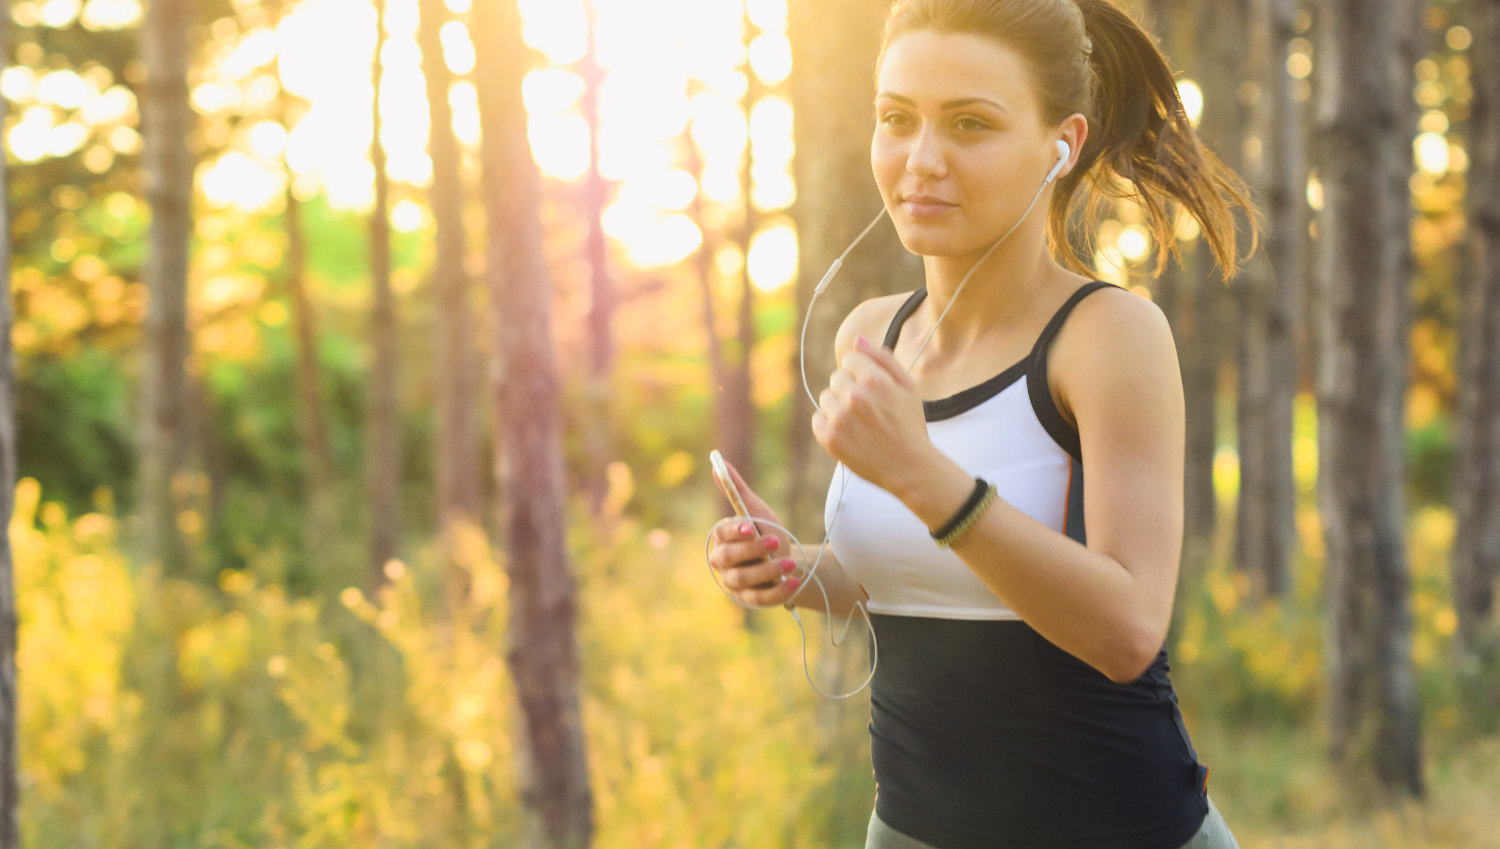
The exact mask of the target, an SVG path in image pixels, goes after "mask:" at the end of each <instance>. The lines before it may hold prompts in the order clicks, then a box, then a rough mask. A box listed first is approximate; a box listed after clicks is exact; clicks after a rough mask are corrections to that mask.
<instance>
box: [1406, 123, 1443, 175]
mask: <svg viewBox="0 0 1500 849" xmlns="http://www.w3.org/2000/svg"><path fill="white" fill-rule="evenodd" d="M1412 149H1413V152H1414V153H1415V154H1416V159H1417V167H1418V168H1420V169H1422V171H1423V173H1426V174H1431V175H1432V176H1434V177H1441V176H1442V175H1443V174H1446V173H1448V164H1449V163H1448V139H1447V138H1446V137H1445V136H1444V135H1443V134H1441V133H1421V134H1419V135H1418V136H1417V139H1416V141H1415V142H1413V143H1412Z"/></svg>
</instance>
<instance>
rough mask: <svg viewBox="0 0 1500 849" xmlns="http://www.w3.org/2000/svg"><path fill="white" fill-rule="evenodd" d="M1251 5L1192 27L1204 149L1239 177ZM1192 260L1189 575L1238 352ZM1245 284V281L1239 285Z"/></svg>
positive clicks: (1209, 507) (1222, 10) (1207, 536)
mask: <svg viewBox="0 0 1500 849" xmlns="http://www.w3.org/2000/svg"><path fill="white" fill-rule="evenodd" d="M1245 6H1246V0H1231V2H1227V3H1211V4H1199V5H1198V6H1197V7H1196V9H1197V15H1196V17H1195V19H1194V22H1193V23H1194V27H1195V29H1196V33H1195V36H1196V38H1195V42H1196V43H1197V44H1199V45H1201V47H1200V49H1199V50H1198V51H1197V52H1196V55H1195V57H1194V65H1196V66H1197V68H1198V78H1199V82H1200V83H1201V85H1202V89H1203V117H1202V120H1201V121H1200V123H1199V127H1200V132H1201V133H1202V136H1203V139H1204V142H1205V143H1206V144H1207V145H1208V146H1209V147H1211V148H1212V149H1213V150H1214V151H1215V152H1216V153H1217V154H1218V155H1219V157H1220V158H1221V159H1223V160H1224V162H1225V164H1227V165H1228V166H1229V167H1230V168H1232V169H1234V170H1235V171H1242V170H1243V167H1242V160H1243V157H1242V156H1241V149H1242V145H1243V143H1244V137H1245V132H1246V130H1247V125H1248V116H1247V114H1246V111H1245V108H1244V106H1243V104H1242V103H1241V102H1240V99H1239V97H1238V89H1239V83H1240V75H1241V73H1242V72H1243V69H1244V67H1245V44H1244V38H1245V27H1246V25H1247V20H1246V8H1245ZM1195 253H1196V256H1195V257H1194V263H1193V265H1194V270H1195V272H1196V274H1195V277H1194V279H1193V280H1192V282H1191V284H1190V285H1189V286H1186V287H1184V289H1183V291H1182V298H1181V300H1180V302H1179V303H1180V305H1181V309H1180V310H1179V315H1180V316H1181V322H1182V329H1183V331H1184V333H1183V334H1182V338H1180V339H1179V342H1178V345H1179V348H1180V350H1181V352H1182V356H1181V360H1182V388H1183V395H1184V401H1185V404H1186V408H1187V438H1186V458H1185V465H1186V468H1185V482H1184V485H1185V489H1186V492H1185V493H1184V515H1183V524H1184V529H1183V536H1184V540H1183V559H1184V571H1185V572H1192V571H1196V570H1198V569H1200V568H1201V567H1202V566H1203V565H1204V564H1205V563H1206V562H1207V559H1208V557H1209V555H1210V553H1211V552H1212V550H1213V538H1214V532H1215V530H1216V529H1217V528H1218V510H1219V508H1218V494H1217V492H1216V491H1215V490H1214V459H1215V457H1216V455H1217V453H1218V428H1219V409H1218V403H1219V385H1220V371H1221V369H1222V366H1223V362H1224V359H1225V355H1226V352H1227V351H1230V350H1233V347H1232V346H1233V343H1234V337H1233V336H1232V335H1230V331H1231V329H1232V328H1230V327H1228V326H1226V325H1225V323H1224V321H1223V313H1224V312H1225V310H1226V309H1227V308H1228V304H1229V302H1230V298H1231V293H1230V292H1229V290H1228V287H1227V285H1226V284H1225V283H1224V282H1223V281H1222V279H1221V274H1220V272H1219V270H1218V268H1217V266H1216V265H1215V264H1214V260H1213V255H1212V253H1211V252H1210V251H1209V249H1208V240H1207V239H1200V240H1199V241H1198V246H1197V250H1196V251H1195ZM1242 279H1243V277H1242Z"/></svg>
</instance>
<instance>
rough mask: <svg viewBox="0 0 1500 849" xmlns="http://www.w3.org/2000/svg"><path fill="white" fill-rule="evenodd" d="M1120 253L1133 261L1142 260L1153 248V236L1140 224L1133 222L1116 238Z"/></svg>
mask: <svg viewBox="0 0 1500 849" xmlns="http://www.w3.org/2000/svg"><path fill="white" fill-rule="evenodd" d="M1115 245H1116V246H1117V247H1119V249H1120V253H1121V254H1123V255H1124V257H1125V258H1126V259H1128V260H1130V261H1131V262H1140V261H1141V260H1143V259H1145V258H1146V254H1147V253H1148V252H1149V251H1150V250H1151V237H1150V236H1148V235H1147V234H1146V231H1145V230H1144V229H1142V228H1141V226H1140V225H1139V224H1132V225H1130V226H1129V227H1126V228H1125V229H1124V230H1122V231H1121V232H1120V238H1118V239H1116V240H1115Z"/></svg>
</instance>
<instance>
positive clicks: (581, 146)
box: [527, 115, 589, 180]
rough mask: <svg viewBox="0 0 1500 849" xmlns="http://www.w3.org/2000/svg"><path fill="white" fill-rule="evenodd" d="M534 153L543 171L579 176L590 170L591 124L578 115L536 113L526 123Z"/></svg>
mask: <svg viewBox="0 0 1500 849" xmlns="http://www.w3.org/2000/svg"><path fill="white" fill-rule="evenodd" d="M527 136H528V137H529V138H530V140H531V156H532V158H533V159H535V160H536V164H537V167H538V168H539V169H541V171H542V174H543V175H544V176H547V177H552V178H554V179H558V180H576V179H578V178H579V177H582V176H583V175H584V174H586V173H588V170H589V125H588V122H587V121H585V120H583V118H581V117H579V116H577V115H533V116H531V118H530V121H529V122H528V124H527Z"/></svg>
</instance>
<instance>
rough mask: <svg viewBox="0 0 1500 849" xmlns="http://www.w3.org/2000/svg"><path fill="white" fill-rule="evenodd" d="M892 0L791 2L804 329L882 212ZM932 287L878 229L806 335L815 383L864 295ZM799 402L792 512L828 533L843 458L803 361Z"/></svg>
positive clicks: (829, 367) (807, 532)
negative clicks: (824, 423)
mask: <svg viewBox="0 0 1500 849" xmlns="http://www.w3.org/2000/svg"><path fill="white" fill-rule="evenodd" d="M888 11H890V3H889V2H886V0H829V2H824V3H817V4H813V3H790V4H788V7H787V36H788V38H790V40H791V43H792V76H791V77H790V80H789V86H790V91H791V96H792V109H793V113H794V114H795V116H796V121H795V124H794V126H793V136H794V141H795V144H796V149H797V156H796V159H795V160H794V163H793V168H794V171H795V173H794V177H795V179H796V183H797V203H796V207H795V208H794V209H793V211H792V214H793V218H794V220H795V221H796V225H797V253H798V260H797V304H798V315H797V318H798V332H799V333H800V331H801V327H802V320H803V319H804V318H806V317H807V311H808V302H809V300H810V299H811V298H812V292H813V287H814V286H816V285H817V284H818V281H819V280H821V279H822V277H823V274H824V272H825V271H827V270H828V266H829V265H830V264H831V263H832V262H833V260H834V258H836V257H837V256H838V255H839V254H841V253H843V251H844V248H845V247H847V246H848V245H849V243H850V242H851V241H853V239H854V237H855V236H857V235H859V233H860V231H861V230H863V229H864V228H865V225H867V224H869V222H870V219H871V218H872V217H873V216H874V215H875V214H876V213H877V212H879V211H880V208H881V203H882V201H881V198H880V193H879V192H878V191H877V190H876V188H875V181H874V178H873V177H872V176H871V172H870V137H871V134H872V133H873V132H874V111H873V109H872V108H871V105H870V104H871V103H872V102H873V100H874V96H875V90H874V83H873V75H874V70H875V60H876V57H877V54H878V53H879V48H880V44H879V36H878V33H879V32H880V28H881V26H882V25H883V24H884V22H885V16H886V13H887V12H888ZM921 285H923V276H922V264H921V261H920V260H919V259H917V258H916V257H914V256H913V255H912V254H910V253H908V252H907V251H906V250H905V249H904V248H903V247H902V246H901V242H900V240H899V239H898V238H897V237H896V233H895V230H894V228H892V227H891V225H890V223H889V222H883V223H881V224H880V225H879V226H877V227H876V228H875V229H874V230H873V231H872V232H871V233H870V235H869V236H868V237H867V238H866V239H865V241H864V242H863V243H861V244H860V246H859V248H858V249H857V250H855V251H854V252H853V253H852V254H850V255H849V259H848V260H847V261H846V262H845V263H844V267H843V270H842V271H840V272H839V276H838V279H837V281H835V282H834V283H832V284H831V285H830V286H829V287H828V290H827V291H826V292H825V293H824V294H823V295H822V296H820V297H819V298H818V303H817V304H816V308H815V311H814V314H813V315H812V317H811V323H810V324H809V325H808V329H807V337H806V350H805V351H804V352H803V353H805V354H806V357H807V384H808V386H809V387H811V388H812V392H813V394H814V395H816V394H817V393H818V392H819V391H821V390H822V388H823V387H825V386H827V385H828V376H829V375H830V374H832V373H833V369H834V362H833V339H834V334H835V333H836V332H837V331H838V328H839V325H840V324H842V323H843V321H844V318H845V317H846V316H847V315H849V312H850V311H851V310H853V309H854V307H855V306H856V305H858V304H859V303H860V302H862V301H865V300H868V299H869V298H873V297H876V296H878V295H886V294H891V293H893V292H900V291H905V290H908V289H916V288H917V287H919V286H921ZM791 367H792V370H793V372H792V374H793V384H792V386H793V392H792V399H793V400H792V402H793V409H792V412H791V420H790V423H789V428H790V433H789V434H788V459H789V462H790V465H791V474H790V475H789V476H788V478H789V480H788V484H789V487H788V488H789V492H788V495H787V498H786V500H785V504H786V505H787V509H786V511H785V512H784V513H783V514H782V516H783V518H784V519H785V521H786V522H787V526H788V527H790V528H792V529H793V530H794V531H796V532H797V534H798V535H799V536H805V537H807V538H812V539H819V538H821V529H822V525H823V522H822V516H823V496H824V490H825V488H826V487H827V484H828V481H829V480H830V479H831V478H832V475H833V468H834V465H833V461H832V460H830V459H829V458H828V457H827V456H826V455H825V454H824V453H823V452H822V451H821V450H814V449H815V444H814V442H813V439H812V429H811V427H810V425H809V421H810V420H811V418H812V403H811V401H810V400H809V399H808V398H807V395H806V393H805V392H803V391H802V374H801V369H800V366H799V363H798V360H797V358H795V357H794V358H793V360H792V363H791Z"/></svg>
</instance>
